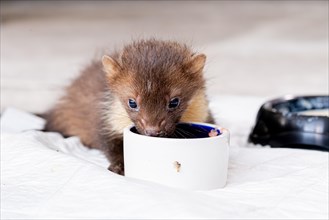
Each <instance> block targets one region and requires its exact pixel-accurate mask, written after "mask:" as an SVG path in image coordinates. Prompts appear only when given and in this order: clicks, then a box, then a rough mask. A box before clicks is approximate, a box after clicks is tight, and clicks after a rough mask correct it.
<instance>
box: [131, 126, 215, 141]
mask: <svg viewBox="0 0 329 220" xmlns="http://www.w3.org/2000/svg"><path fill="white" fill-rule="evenodd" d="M131 131H132V132H134V133H136V134H139V133H138V131H137V129H136V127H132V128H131ZM220 134H221V131H220V130H219V129H218V128H214V127H210V126H208V125H202V124H192V123H179V124H177V126H176V129H175V131H174V133H173V134H172V135H170V136H169V138H208V137H216V136H218V135H220Z"/></svg>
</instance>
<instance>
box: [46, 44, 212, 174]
mask: <svg viewBox="0 0 329 220" xmlns="http://www.w3.org/2000/svg"><path fill="white" fill-rule="evenodd" d="M205 59H206V57H205V55H203V54H200V55H196V54H194V53H193V52H192V51H191V50H190V49H189V48H188V47H187V46H186V45H182V44H178V43H176V42H170V41H158V40H141V41H137V42H133V43H132V44H130V45H127V46H125V47H124V48H123V50H122V51H121V53H114V54H112V55H111V56H104V57H103V59H102V62H103V65H102V63H101V62H100V61H96V62H93V63H92V64H91V65H90V66H89V67H88V68H86V69H85V70H84V71H83V72H82V73H81V75H80V76H79V77H78V78H77V79H76V80H75V81H74V82H73V83H72V84H71V85H70V86H69V87H68V88H67V92H66V95H65V96H64V97H63V98H62V99H60V100H59V102H58V103H57V105H55V107H54V108H53V109H51V110H50V111H49V112H48V114H47V119H48V123H47V130H52V131H58V132H60V133H62V134H64V135H66V136H73V135H75V136H79V137H80V138H81V141H82V143H83V144H85V145H87V146H89V147H92V148H98V149H101V150H103V151H104V153H105V154H106V156H107V157H108V159H109V160H110V162H111V166H110V167H109V169H110V170H111V171H113V172H116V173H119V174H123V173H124V168H123V150H122V148H123V147H122V143H123V142H122V129H123V128H124V127H125V126H127V125H129V124H132V123H134V124H135V125H136V128H137V130H138V131H139V132H140V133H142V134H147V131H148V130H149V129H150V128H151V129H155V130H157V131H158V130H159V131H161V132H159V133H156V134H158V135H159V136H168V135H170V134H171V133H172V132H173V131H174V129H175V125H176V124H177V123H178V122H179V121H194V122H211V123H212V122H213V119H212V116H211V114H210V111H209V109H208V101H207V99H206V95H205V81H204V78H203V73H202V71H203V67H204V64H205ZM103 69H104V71H103ZM175 97H178V98H179V99H180V104H179V106H178V107H177V108H175V109H168V103H169V101H170V100H171V99H172V98H175ZM129 99H134V100H136V103H137V105H138V106H139V109H138V111H136V110H134V109H131V108H129V106H128V100H129Z"/></svg>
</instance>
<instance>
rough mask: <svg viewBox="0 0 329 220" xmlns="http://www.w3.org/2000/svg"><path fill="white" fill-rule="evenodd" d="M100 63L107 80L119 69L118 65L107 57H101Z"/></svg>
mask: <svg viewBox="0 0 329 220" xmlns="http://www.w3.org/2000/svg"><path fill="white" fill-rule="evenodd" d="M102 63H103V67H104V71H105V72H106V73H107V77H109V78H111V77H113V76H114V75H115V74H116V73H118V72H119V71H120V69H121V66H120V64H119V63H118V62H116V61H115V60H114V59H112V58H111V57H109V56H107V55H104V56H103V58H102Z"/></svg>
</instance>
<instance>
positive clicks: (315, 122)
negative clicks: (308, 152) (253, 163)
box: [249, 96, 329, 151]
mask: <svg viewBox="0 0 329 220" xmlns="http://www.w3.org/2000/svg"><path fill="white" fill-rule="evenodd" d="M328 111H329V96H295V97H293V96H286V97H282V98H278V99H275V100H271V101H269V102H266V103H264V104H263V105H262V106H261V108H260V109H259V111H258V114H257V118H256V124H255V126H254V128H253V129H252V131H251V133H250V135H249V142H252V143H254V144H261V145H263V146H264V145H270V146H271V147H288V148H302V149H313V150H322V151H329V117H328V114H329V112H328ZM319 112H320V113H322V114H319Z"/></svg>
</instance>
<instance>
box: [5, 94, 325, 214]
mask: <svg viewBox="0 0 329 220" xmlns="http://www.w3.org/2000/svg"><path fill="white" fill-rule="evenodd" d="M218 101H220V102H218ZM245 102H247V103H249V104H248V106H245V107H244V111H243V113H240V116H238V115H239V114H236V115H237V117H234V118H226V119H225V120H224V119H221V117H220V115H221V114H223V115H226V114H225V112H227V111H231V112H233V111H238V109H239V107H241V106H240V105H242V106H243V105H244V103H245ZM262 102H263V100H262V99H259V98H253V97H249V98H240V97H234V96H219V97H215V98H214V99H213V100H212V102H211V106H212V109H214V111H215V112H217V113H219V115H216V118H217V120H218V121H222V122H223V123H222V124H225V126H226V127H230V128H231V149H230V160H229V171H228V182H227V185H226V187H225V188H223V189H217V190H210V191H188V190H180V189H175V188H170V187H166V186H162V185H158V184H155V183H151V182H144V181H140V180H135V179H130V178H126V177H122V176H119V175H116V174H113V173H111V172H109V171H108V170H107V169H106V168H107V166H108V162H107V160H106V158H105V157H104V155H103V154H102V153H101V152H99V151H98V150H91V149H88V148H86V147H84V146H82V144H81V143H80V141H79V139H78V138H77V137H71V138H67V139H64V138H63V137H62V136H60V135H59V134H56V133H44V132H40V131H28V132H24V133H20V134H5V133H2V135H1V204H2V205H1V216H2V218H3V219H13V218H14V219H48V218H53V219H54V218H55V219H70V218H74V219H102V218H103V219H109V218H125V219H137V218H141V219H145V218H152V219H154V218H162V219H166V218H174V219H177V218H185V219H186V218H188V219H192V218H196V219H200V218H201V219H205V218H216V219H220V218H224V219H233V218H236V219H241V218H252V219H271V218H284V219H326V218H328V153H326V152H319V151H311V150H299V149H273V148H269V147H259V146H254V145H250V144H247V142H246V140H247V135H248V133H249V131H250V128H251V126H252V124H253V120H254V117H255V114H256V112H257V109H258V107H259V104H261V103H262ZM217 103H221V105H218V104H217ZM230 103H231V104H230ZM232 103H239V104H232ZM240 109H241V108H240ZM255 110H256V112H255ZM231 115H233V114H231Z"/></svg>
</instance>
